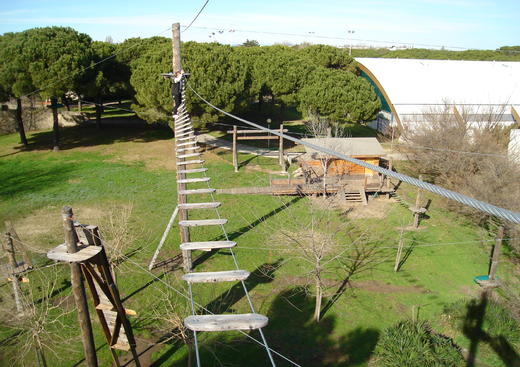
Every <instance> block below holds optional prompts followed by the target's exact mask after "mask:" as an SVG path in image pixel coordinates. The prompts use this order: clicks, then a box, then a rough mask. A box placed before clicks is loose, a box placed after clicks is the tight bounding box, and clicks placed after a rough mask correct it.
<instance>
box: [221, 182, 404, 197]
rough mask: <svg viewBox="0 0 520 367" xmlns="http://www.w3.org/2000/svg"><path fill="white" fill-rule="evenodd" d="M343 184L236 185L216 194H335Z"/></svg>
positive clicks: (371, 189)
mask: <svg viewBox="0 0 520 367" xmlns="http://www.w3.org/2000/svg"><path fill="white" fill-rule="evenodd" d="M342 189H343V186H339V185H327V186H325V188H324V187H323V185H314V184H303V185H273V186H264V187H237V188H231V189H218V190H217V194H258V195H314V194H323V193H326V194H336V193H337V192H338V191H340V190H342ZM359 190H360V189H359V188H352V190H349V189H347V190H346V192H347V193H348V192H352V193H355V194H356V195H359ZM365 192H366V193H375V192H379V193H383V194H386V193H391V192H394V190H393V189H386V188H379V186H378V187H375V186H372V187H370V186H368V187H367V188H366V189H365Z"/></svg>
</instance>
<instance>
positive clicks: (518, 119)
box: [511, 106, 520, 128]
mask: <svg viewBox="0 0 520 367" xmlns="http://www.w3.org/2000/svg"><path fill="white" fill-rule="evenodd" d="M511 115H513V119H514V120H515V122H516V125H517V127H518V128H520V114H518V111H517V110H516V109H515V107H514V106H511Z"/></svg>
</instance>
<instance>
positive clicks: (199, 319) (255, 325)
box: [184, 313, 268, 331]
mask: <svg viewBox="0 0 520 367" xmlns="http://www.w3.org/2000/svg"><path fill="white" fill-rule="evenodd" d="M267 322H268V319H267V317H265V316H263V315H259V314H256V313H247V314H241V315H196V316H188V317H186V318H185V319H184V325H186V327H187V328H188V329H190V330H193V331H227V330H255V329H259V328H262V327H264V326H266V325H267Z"/></svg>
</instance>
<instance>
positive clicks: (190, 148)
mask: <svg viewBox="0 0 520 367" xmlns="http://www.w3.org/2000/svg"><path fill="white" fill-rule="evenodd" d="M199 148H200V147H199V146H194V147H187V148H179V149H176V150H175V152H177V153H182V152H185V151H189V150H197V149H199Z"/></svg>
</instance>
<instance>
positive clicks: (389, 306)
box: [0, 124, 518, 367]
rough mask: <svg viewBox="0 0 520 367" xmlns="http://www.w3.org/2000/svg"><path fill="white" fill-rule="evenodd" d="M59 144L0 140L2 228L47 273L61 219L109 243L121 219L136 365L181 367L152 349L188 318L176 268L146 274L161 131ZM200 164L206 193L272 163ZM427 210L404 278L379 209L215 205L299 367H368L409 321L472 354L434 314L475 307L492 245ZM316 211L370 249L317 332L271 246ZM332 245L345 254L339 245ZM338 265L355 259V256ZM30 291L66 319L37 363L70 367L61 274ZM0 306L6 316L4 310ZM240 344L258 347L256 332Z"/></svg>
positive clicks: (174, 354)
mask: <svg viewBox="0 0 520 367" xmlns="http://www.w3.org/2000/svg"><path fill="white" fill-rule="evenodd" d="M62 139H63V140H62V145H61V148H62V150H61V151H60V152H59V153H53V152H51V151H50V150H49V148H50V147H51V145H52V135H51V132H49V131H43V132H35V133H30V134H29V140H30V143H31V145H30V148H29V149H28V150H20V148H19V146H18V143H17V136H16V135H7V136H1V137H0V178H1V180H0V200H1V204H0V220H1V222H2V223H3V221H4V220H7V219H9V220H12V221H13V222H14V225H15V227H16V228H17V230H18V233H19V235H20V237H21V239H22V241H23V242H24V243H26V244H27V245H29V246H30V248H31V250H32V252H33V257H34V259H35V260H36V262H37V264H38V266H42V265H46V264H50V262H49V261H47V260H46V258H45V255H44V254H45V252H46V251H47V250H49V249H50V248H52V247H54V246H56V245H58V244H60V243H62V242H63V233H62V229H61V216H60V210H61V207H62V206H63V205H71V206H72V207H73V208H74V211H75V216H76V219H77V220H79V221H80V222H82V223H88V224H97V225H100V227H101V231H102V233H104V235H105V236H106V237H110V236H111V235H112V234H111V233H107V231H106V228H109V226H108V223H110V220H117V219H118V218H121V216H122V213H124V211H125V210H129V208H131V216H130V218H129V220H128V221H126V222H125V221H123V222H121V223H122V224H121V225H124V226H126V227H127V229H128V231H127V232H128V233H127V234H126V235H127V236H128V237H126V238H127V241H126V242H127V243H126V249H125V253H126V254H127V259H126V261H124V262H123V263H122V264H121V265H119V267H118V270H117V274H118V282H119V288H120V291H121V293H122V296H123V298H124V302H125V307H127V308H131V309H134V310H136V311H137V313H138V315H137V317H132V318H131V321H132V324H133V327H134V329H135V332H136V335H137V337H138V343H139V350H140V351H142V352H143V355H142V360H143V363H144V365H148V366H155V367H158V366H177V365H186V363H185V362H186V358H187V348H185V347H184V346H183V345H182V343H180V342H178V341H176V340H166V341H165V342H164V344H162V345H154V342H155V341H157V340H158V339H160V338H161V337H162V336H164V335H167V333H168V332H169V331H171V330H172V329H173V328H174V325H175V324H174V323H172V321H171V320H172V314H173V315H175V314H178V315H180V316H186V315H187V314H188V313H189V309H188V304H187V302H186V299H184V298H183V297H182V296H180V295H179V294H178V293H176V292H175V290H173V289H172V288H171V287H174V288H175V289H177V290H180V291H181V292H183V293H186V286H185V284H184V282H183V281H182V280H180V277H181V275H182V270H181V268H180V266H179V263H178V261H176V260H175V259H174V260H173V261H172V262H169V263H168V264H167V265H165V266H162V267H160V268H158V269H155V270H154V271H153V274H150V273H148V272H147V271H146V270H145V269H144V268H146V267H147V265H148V262H149V261H150V258H151V256H152V254H153V251H154V250H155V247H156V246H157V243H158V241H159V239H160V237H161V235H162V233H163V230H164V228H165V226H166V224H167V222H168V219H169V216H170V215H171V212H172V211H173V209H174V207H175V205H176V188H175V186H176V184H175V170H174V169H175V164H174V158H173V140H172V134H171V131H170V130H169V129H167V128H161V127H151V126H142V125H139V124H131V125H125V126H118V125H117V124H111V125H107V126H105V127H104V128H103V129H101V130H98V129H97V128H96V127H95V126H91V125H84V126H78V127H73V128H67V129H63V136H62ZM204 159H205V160H206V166H207V167H208V168H209V175H210V176H211V179H212V181H211V186H212V187H215V188H230V187H239V186H262V185H267V184H268V182H269V172H271V171H277V170H279V167H278V166H277V165H276V160H274V159H273V160H270V159H268V158H257V157H253V156H248V155H242V156H241V157H240V161H241V162H247V164H246V165H245V166H243V167H242V168H241V171H240V172H239V173H234V172H233V167H232V165H231V156H230V153H229V152H227V151H220V150H218V149H210V150H208V151H206V152H205V153H204ZM399 194H400V196H401V197H402V198H403V199H404V200H405V201H407V202H414V195H415V190H414V189H412V188H410V187H407V186H406V185H402V186H401V188H400V189H399ZM427 198H428V197H427ZM430 198H431V199H432V203H431V205H430V210H429V211H428V217H427V218H426V219H425V220H423V222H422V223H421V229H420V230H418V231H410V232H407V233H406V234H405V243H406V251H405V254H406V258H405V261H404V262H403V263H402V265H401V270H400V271H399V272H397V273H395V272H394V271H393V266H394V258H395V251H396V246H397V243H398V241H399V234H400V228H401V227H403V226H407V225H409V224H410V222H411V219H412V218H411V215H410V212H409V210H408V209H407V207H406V205H402V204H399V203H397V202H395V201H393V200H386V199H383V198H378V199H375V200H373V201H371V202H370V205H369V206H368V208H366V209H365V208H354V210H353V211H352V212H351V213H349V214H347V215H345V214H342V213H341V212H340V211H331V210H327V209H326V208H327V206H328V204H327V203H326V202H324V201H323V200H320V199H314V198H301V199H300V198H293V197H283V198H279V197H268V196H260V195H242V196H239V195H217V199H218V201H221V202H222V209H221V213H222V215H223V217H224V218H227V219H228V220H229V222H228V224H227V225H226V230H227V232H228V234H229V237H230V239H232V240H235V241H237V243H238V246H237V249H236V254H237V257H238V261H239V264H240V267H241V268H243V269H246V270H248V271H251V273H252V275H251V277H250V278H249V279H248V280H247V282H246V283H247V286H248V288H249V289H250V291H251V292H250V293H251V296H252V299H253V302H254V304H255V307H256V310H257V312H259V313H263V314H265V315H267V316H268V317H269V320H270V321H269V325H268V326H267V327H266V328H265V334H266V337H267V339H268V341H269V343H270V346H271V348H273V349H275V350H276V351H278V352H280V353H281V354H283V355H284V356H286V357H288V358H290V359H291V360H293V361H295V362H296V363H298V364H300V365H301V366H367V365H369V364H370V360H371V358H372V352H373V349H374V347H375V345H376V343H377V340H378V337H379V335H380V334H381V332H382V331H383V329H384V328H386V327H388V326H390V325H392V324H394V323H395V322H397V321H398V320H401V319H405V318H411V317H412V315H413V314H416V315H417V313H418V317H419V318H420V319H423V320H429V321H430V323H431V325H432V326H433V327H434V329H435V330H436V331H437V332H440V333H444V334H446V335H448V336H451V337H454V338H455V340H456V341H457V343H459V345H460V346H461V347H462V348H466V349H467V348H468V346H469V344H470V342H471V341H470V340H469V339H468V338H467V337H466V336H464V335H463V333H462V332H461V331H460V330H456V329H454V328H453V327H451V326H450V324H449V323H447V322H446V319H445V317H444V316H443V308H444V307H445V306H446V305H447V304H450V303H452V302H455V301H457V300H460V299H466V298H472V297H476V296H478V294H479V288H478V286H476V285H475V284H474V283H473V277H474V276H476V275H482V274H486V273H487V269H488V263H489V252H490V248H491V246H492V236H490V235H489V234H488V233H486V232H484V231H483V230H481V229H479V228H477V227H475V226H473V225H471V224H470V223H468V222H467V221H465V220H464V219H461V218H460V217H458V216H456V215H454V214H452V213H450V212H447V211H445V210H443V209H442V208H441V207H440V206H439V205H437V203H438V200H439V198H437V197H435V196H432V197H430ZM316 210H317V211H318V212H326V213H327V215H329V216H330V223H336V224H338V223H345V226H347V223H348V227H349V228H355V229H354V230H353V231H354V232H355V234H356V235H363V236H365V237H364V238H365V239H366V240H365V241H364V242H362V244H363V246H359V247H360V248H362V249H364V248H366V247H368V246H372V247H374V248H375V249H376V251H375V252H374V254H373V255H371V256H372V258H371V259H372V261H371V262H370V264H369V265H367V266H366V267H364V268H362V269H358V270H356V271H353V272H352V274H350V275H349V277H348V279H347V277H346V276H345V275H344V273H339V272H338V273H337V274H336V275H328V276H327V279H328V281H329V283H330V284H331V286H330V292H331V293H330V296H332V295H333V294H334V293H336V296H337V297H335V298H332V297H327V298H326V299H325V301H324V306H325V311H324V313H323V318H322V320H321V322H320V323H316V322H314V321H313V320H312V314H313V307H314V304H313V302H314V299H313V297H312V295H308V294H307V293H306V292H305V289H304V287H305V285H306V284H307V281H306V277H305V274H306V272H307V271H308V269H307V268H306V267H305V266H304V265H303V264H302V262H301V261H298V259H296V258H295V254H294V253H293V252H291V251H287V250H285V249H284V248H281V247H279V246H276V245H275V244H274V240H273V239H274V238H275V237H274V236H275V235H276V233H278V232H279V231H281V230H283V229H288V228H289V229H291V228H292V230H294V231H298V228H299V225H300V223H304V222H305V221H306V220H308V217H309V213H311V212H314V211H316ZM208 217H210V216H209V215H208V214H201V216H200V218H208ZM104 230H105V232H104ZM176 230H177V227H174V230H173V231H172V233H171V234H170V236H169V238H168V241H167V243H166V245H165V247H164V249H163V251H162V252H161V255H160V258H159V260H160V261H164V260H167V259H172V258H174V257H175V256H176V255H178V253H179V251H178V243H179V236H178V232H177V231H176ZM220 238H222V234H221V232H220V231H218V230H216V229H205V230H196V231H193V233H192V239H193V240H195V241H196V240H211V239H220ZM341 240H342V241H346V240H345V238H342V239H341ZM340 244H341V245H344V244H347V245H348V243H347V242H341V241H340ZM286 247H287V246H286ZM355 247H356V246H354V248H355ZM348 254H349V256H355V255H356V251H355V250H354V249H353V250H352V251H349V252H348ZM197 256H200V257H199V258H198V259H197V261H196V264H197V266H196V270H197V271H212V270H224V269H231V268H232V266H233V262H232V258H231V257H230V256H229V253H228V252H226V251H221V252H218V253H204V254H197ZM0 261H5V260H4V259H2V260H0ZM340 275H341V276H340ZM499 275H500V276H501V277H502V278H504V279H509V278H513V277H514V276H515V275H514V273H513V272H512V271H511V267H510V266H509V265H508V263H506V262H504V263H503V264H501V266H500V267H499ZM28 277H29V278H30V280H31V282H30V283H28V284H26V283H24V284H22V287H23V290H24V292H25V293H28V290H29V287H30V288H31V289H33V290H34V292H33V298H34V299H43V302H48V303H49V304H52V305H60V307H59V308H58V309H55V310H53V311H52V313H51V314H57V313H58V312H59V310H64V311H67V314H66V315H65V316H63V318H62V321H63V323H62V324H60V326H59V327H58V326H56V325H54V326H50V330H51V331H56V330H59V333H56V332H54V333H53V334H59V338H57V339H56V341H55V342H53V344H52V347H53V349H54V351H55V352H56V355H55V354H53V353H52V352H50V351H49V350H47V351H46V357H47V359H48V364H49V365H50V366H57V367H59V366H71V365H80V364H81V361H82V347H81V342H80V339H79V330H78V326H77V321H76V314H75V313H74V306H73V303H72V302H73V301H72V300H71V290H70V283H69V282H68V279H69V277H70V273H69V269H68V267H66V266H64V265H58V266H56V267H50V268H46V269H43V270H37V271H34V272H32V273H30V274H29V275H28ZM54 277H55V278H56V280H57V282H56V284H57V286H56V288H55V289H54V290H53V292H52V294H51V296H50V297H48V298H45V294H46V289H45V287H44V286H43V285H45V284H47V283H48V282H49V280H50V279H53V278H54ZM346 280H348V282H345V284H347V286H346V287H343V288H340V287H338V285H337V281H339V282H340V283H341V281H346ZM0 290H1V292H2V299H3V300H7V299H9V298H10V293H9V292H10V287H9V286H8V285H7V284H6V283H4V284H3V285H2V286H1V287H0ZM193 291H194V295H195V301H196V302H197V303H198V304H200V305H204V306H205V307H207V308H208V309H210V310H212V311H214V312H217V311H218V312H220V311H223V310H226V311H227V312H236V313H239V312H248V310H249V309H248V304H247V300H246V298H245V297H244V294H243V292H242V290H241V288H240V285H239V284H238V285H233V284H231V285H230V284H222V285H220V284H219V285H213V284H212V285H195V286H194V289H193ZM3 303H4V308H5V303H6V302H3ZM0 305H1V303H0ZM3 313H4V314H5V311H4V312H3ZM4 317H5V316H4ZM0 320H4V319H0ZM6 325H7V322H4V321H2V324H1V325H0V365H2V366H13V365H16V364H13V363H12V362H10V361H12V360H13V358H14V357H15V356H16V355H20V354H22V352H23V348H20V344H19V343H21V342H20V341H19V340H18V339H16V338H14V339H13V338H12V336H13V335H14V334H15V331H14V330H13V329H12V328H9V327H7V326H6ZM94 325H95V338H96V346H97V347H98V348H99V351H98V356H99V359H100V365H101V366H109V365H110V360H111V357H110V353H109V351H108V349H107V346H106V342H105V340H104V337H103V336H102V334H101V331H100V329H99V326H98V322H97V321H95V322H94ZM248 335H251V336H252V337H254V338H256V339H259V335H258V333H257V332H255V331H253V332H251V333H248ZM22 339H23V338H22ZM199 343H200V345H201V348H200V351H201V357H202V360H203V365H204V366H221V365H236V366H246V365H247V366H265V365H267V363H268V361H267V357H266V353H265V350H263V349H262V347H261V346H260V345H258V344H256V343H254V342H253V341H251V340H250V339H248V338H247V337H246V336H244V335H243V334H240V333H234V332H233V333H225V334H222V333H221V334H208V333H207V334H202V335H200V339H199ZM516 347H518V346H516ZM477 352H478V354H477V358H478V359H479V360H481V361H483V362H485V363H486V364H487V365H489V366H497V367H498V366H506V364H504V363H503V362H502V361H501V360H500V358H498V356H497V354H496V353H494V352H493V350H492V349H491V348H490V347H489V346H488V345H487V344H486V343H483V342H482V343H480V346H479V348H478V350H477ZM25 358H26V365H36V364H35V359H34V358H35V355H34V351H33V350H32V349H29V350H28V353H27V355H26V356H25ZM276 361H277V365H278V366H291V364H290V363H289V362H287V361H284V360H283V359H280V358H279V357H277V358H276ZM16 363H18V364H20V363H19V362H16ZM20 365H21V364H20Z"/></svg>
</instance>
